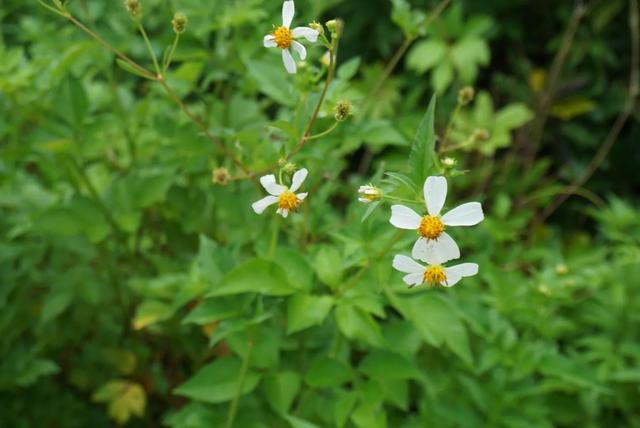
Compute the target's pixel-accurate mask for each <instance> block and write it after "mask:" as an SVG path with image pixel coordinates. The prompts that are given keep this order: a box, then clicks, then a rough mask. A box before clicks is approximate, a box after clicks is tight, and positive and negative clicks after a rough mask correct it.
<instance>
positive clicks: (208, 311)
mask: <svg viewBox="0 0 640 428" xmlns="http://www.w3.org/2000/svg"><path fill="white" fill-rule="evenodd" d="M247 303H248V300H247V299H246V298H242V297H239V296H220V297H214V298H211V299H208V300H206V301H205V302H203V303H201V304H199V305H198V306H196V307H195V309H193V310H192V311H191V312H189V315H187V316H186V317H185V318H184V319H183V320H182V323H183V324H189V323H193V324H198V325H205V324H209V323H212V322H214V321H220V320H223V319H226V318H231V317H234V316H239V315H241V314H242V312H243V309H244V307H245V306H246V305H247Z"/></svg>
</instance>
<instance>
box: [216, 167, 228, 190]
mask: <svg viewBox="0 0 640 428" xmlns="http://www.w3.org/2000/svg"><path fill="white" fill-rule="evenodd" d="M230 178H231V174H229V170H228V169H227V168H224V167H221V168H216V169H214V170H213V171H211V181H213V183H214V184H220V185H221V186H226V185H227V184H228V183H229V179H230Z"/></svg>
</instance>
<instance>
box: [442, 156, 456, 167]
mask: <svg viewBox="0 0 640 428" xmlns="http://www.w3.org/2000/svg"><path fill="white" fill-rule="evenodd" d="M457 163H458V161H457V160H456V159H455V158H451V157H446V158H444V159H442V165H444V166H446V167H447V168H453V167H454V166H456V164H457Z"/></svg>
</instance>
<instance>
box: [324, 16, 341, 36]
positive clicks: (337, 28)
mask: <svg viewBox="0 0 640 428" xmlns="http://www.w3.org/2000/svg"><path fill="white" fill-rule="evenodd" d="M325 25H326V26H327V29H328V30H329V31H330V32H331V34H332V35H334V36H336V35H340V34H341V33H342V28H343V26H344V25H343V23H342V21H341V20H339V19H332V20H330V21H327V22H326V23H325Z"/></svg>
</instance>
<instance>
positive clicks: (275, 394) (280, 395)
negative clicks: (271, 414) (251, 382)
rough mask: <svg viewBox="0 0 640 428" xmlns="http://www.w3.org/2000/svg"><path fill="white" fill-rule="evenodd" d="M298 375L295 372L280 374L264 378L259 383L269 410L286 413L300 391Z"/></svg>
mask: <svg viewBox="0 0 640 428" xmlns="http://www.w3.org/2000/svg"><path fill="white" fill-rule="evenodd" d="M300 383H301V379H300V375H299V374H298V373H296V372H280V373H274V374H270V375H268V376H265V377H264V379H263V380H262V383H261V389H262V391H263V393H264V397H265V398H266V399H267V402H268V403H269V405H270V406H271V408H272V409H273V410H274V411H275V412H277V413H280V414H283V413H287V412H288V411H289V408H290V407H291V404H292V403H293V400H294V399H295V398H296V395H297V394H298V391H299V390H300Z"/></svg>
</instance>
